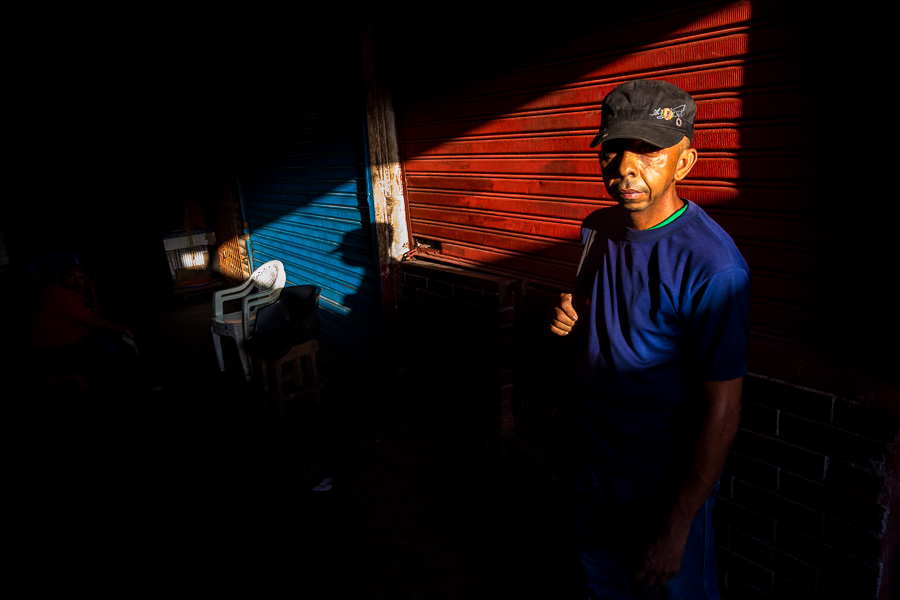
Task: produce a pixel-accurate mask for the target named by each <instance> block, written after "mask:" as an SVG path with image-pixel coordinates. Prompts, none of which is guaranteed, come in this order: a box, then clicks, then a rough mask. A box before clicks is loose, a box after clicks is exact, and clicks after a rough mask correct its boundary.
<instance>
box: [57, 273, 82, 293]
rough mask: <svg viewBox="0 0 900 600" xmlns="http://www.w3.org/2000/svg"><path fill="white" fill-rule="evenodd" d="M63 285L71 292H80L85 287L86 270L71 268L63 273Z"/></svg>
mask: <svg viewBox="0 0 900 600" xmlns="http://www.w3.org/2000/svg"><path fill="white" fill-rule="evenodd" d="M60 283H61V284H62V287H64V288H65V289H67V290H69V291H71V292H80V291H82V290H83V289H84V271H83V270H81V269H77V268H75V269H69V270H67V271H66V272H65V273H63V276H62V281H61V282H60Z"/></svg>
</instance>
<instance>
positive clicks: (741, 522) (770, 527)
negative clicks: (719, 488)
mask: <svg viewBox="0 0 900 600" xmlns="http://www.w3.org/2000/svg"><path fill="white" fill-rule="evenodd" d="M713 515H714V516H715V517H716V518H717V519H719V520H721V521H722V522H723V523H725V524H727V525H728V527H729V528H731V529H734V530H735V531H744V532H747V533H750V534H752V535H753V536H754V537H756V538H758V539H760V540H761V541H764V542H767V543H769V544H774V543H775V519H773V518H772V517H769V516H766V515H762V514H760V513H758V512H755V511H753V510H751V509H749V508H746V507H744V506H740V505H738V504H735V503H734V502H732V501H731V500H727V499H725V498H718V499H716V503H715V505H714V506H713Z"/></svg>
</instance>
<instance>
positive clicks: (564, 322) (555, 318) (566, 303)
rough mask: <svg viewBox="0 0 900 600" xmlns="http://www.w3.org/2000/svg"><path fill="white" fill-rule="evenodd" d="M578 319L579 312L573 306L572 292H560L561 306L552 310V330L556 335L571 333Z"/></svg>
mask: <svg viewBox="0 0 900 600" xmlns="http://www.w3.org/2000/svg"><path fill="white" fill-rule="evenodd" d="M577 320H578V313H576V312H575V308H574V307H573V306H572V294H560V295H559V306H555V307H553V309H551V311H550V331H552V332H553V333H555V334H556V335H561V336H562V335H569V333H571V331H572V328H573V327H575V321H577Z"/></svg>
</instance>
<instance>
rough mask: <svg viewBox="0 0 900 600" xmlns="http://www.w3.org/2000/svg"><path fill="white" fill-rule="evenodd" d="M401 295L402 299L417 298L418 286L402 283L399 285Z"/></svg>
mask: <svg viewBox="0 0 900 600" xmlns="http://www.w3.org/2000/svg"><path fill="white" fill-rule="evenodd" d="M400 293H401V295H402V298H403V300H404V301H406V300H410V299H416V298H418V293H419V288H418V287H417V286H412V285H406V284H404V285H403V286H402V287H401V292H400Z"/></svg>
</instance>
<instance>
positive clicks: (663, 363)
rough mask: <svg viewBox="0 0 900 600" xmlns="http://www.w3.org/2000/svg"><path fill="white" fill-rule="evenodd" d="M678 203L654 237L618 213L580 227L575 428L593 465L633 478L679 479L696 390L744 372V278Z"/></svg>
mask: <svg viewBox="0 0 900 600" xmlns="http://www.w3.org/2000/svg"><path fill="white" fill-rule="evenodd" d="M685 203H686V204H687V209H686V210H685V212H684V213H683V214H682V215H681V216H680V217H678V218H677V219H675V220H674V221H672V222H671V223H669V224H667V225H664V226H662V227H659V228H656V229H649V230H644V231H637V230H633V229H629V228H627V227H626V226H625V221H624V215H623V213H622V210H621V209H620V208H619V207H613V208H609V209H603V210H599V211H596V212H594V213H592V214H591V215H589V216H588V217H587V218H586V219H585V220H584V223H583V225H582V241H583V242H584V243H585V244H586V247H587V252H586V253H585V255H584V257H583V258H582V264H581V266H580V268H579V273H578V277H577V279H576V285H575V296H574V302H575V309H576V311H577V312H578V315H579V321H578V329H579V330H580V333H579V338H580V343H581V344H582V346H581V351H580V353H579V365H578V373H579V378H580V383H581V390H582V398H581V403H580V411H579V423H580V426H581V428H582V431H583V433H584V434H585V435H586V436H587V439H588V440H589V442H590V444H589V446H590V447H591V448H592V450H594V451H595V452H596V458H597V459H599V460H601V461H604V462H605V463H606V464H608V465H609V466H610V467H611V468H615V469H617V470H619V471H621V472H622V473H623V474H630V475H633V476H635V477H641V478H646V477H651V478H654V479H660V478H667V477H675V478H677V477H680V476H681V475H682V473H680V472H679V470H680V469H684V468H687V467H688V466H689V461H688V456H689V455H691V454H692V453H693V449H694V444H695V442H696V437H697V433H698V430H699V426H700V424H701V422H702V418H703V412H704V409H705V399H704V396H703V394H702V393H701V392H702V388H701V387H700V384H701V382H703V381H726V380H729V379H735V378H737V377H741V376H743V375H744V373H745V372H746V365H747V362H746V361H747V344H748V313H749V288H750V272H749V268H748V267H747V263H746V262H745V261H744V259H743V257H742V256H741V254H740V252H739V251H738V249H737V247H736V246H735V245H734V242H733V241H732V240H731V238H730V237H729V236H728V234H727V233H725V231H724V230H723V229H722V228H721V227H719V225H717V224H716V223H715V222H714V221H713V220H712V219H710V218H709V216H708V215H707V214H706V213H705V212H704V211H703V210H702V209H701V208H700V207H699V206H697V205H696V204H694V203H692V202H688V201H685Z"/></svg>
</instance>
